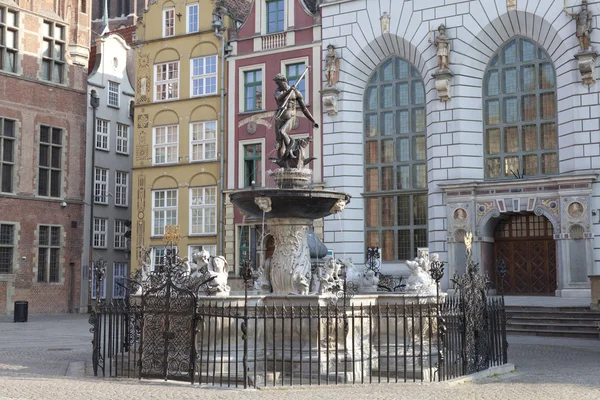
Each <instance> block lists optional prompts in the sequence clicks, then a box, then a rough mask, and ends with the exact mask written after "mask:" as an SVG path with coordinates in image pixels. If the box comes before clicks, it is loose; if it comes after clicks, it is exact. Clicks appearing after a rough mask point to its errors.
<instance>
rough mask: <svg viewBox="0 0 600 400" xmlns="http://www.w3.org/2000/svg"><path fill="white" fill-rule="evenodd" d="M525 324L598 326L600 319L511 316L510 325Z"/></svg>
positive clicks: (560, 316) (559, 316)
mask: <svg viewBox="0 0 600 400" xmlns="http://www.w3.org/2000/svg"><path fill="white" fill-rule="evenodd" d="M523 322H537V323H543V324H546V325H563V324H566V325H570V324H575V325H590V326H596V325H597V324H598V323H600V318H598V319H597V318H577V317H563V316H562V315H558V316H557V315H553V316H548V317H543V318H540V317H537V318H534V317H531V316H528V315H515V314H510V319H509V320H508V323H509V324H515V323H519V324H520V323H523Z"/></svg>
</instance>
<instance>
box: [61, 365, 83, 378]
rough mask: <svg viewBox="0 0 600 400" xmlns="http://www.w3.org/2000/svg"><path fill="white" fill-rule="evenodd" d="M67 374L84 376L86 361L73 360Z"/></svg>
mask: <svg viewBox="0 0 600 400" xmlns="http://www.w3.org/2000/svg"><path fill="white" fill-rule="evenodd" d="M65 376H73V377H78V378H82V377H84V376H85V361H71V362H70V363H69V366H68V367H67V373H66V374H65Z"/></svg>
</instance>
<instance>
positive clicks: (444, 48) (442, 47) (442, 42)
mask: <svg viewBox="0 0 600 400" xmlns="http://www.w3.org/2000/svg"><path fill="white" fill-rule="evenodd" d="M438 32H439V34H438V35H437V37H436V38H435V40H434V41H433V45H434V46H435V47H437V57H438V69H439V70H447V69H450V39H449V38H448V36H446V26H444V24H441V25H440V26H439V27H438Z"/></svg>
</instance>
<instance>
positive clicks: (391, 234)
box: [364, 57, 427, 261]
mask: <svg viewBox="0 0 600 400" xmlns="http://www.w3.org/2000/svg"><path fill="white" fill-rule="evenodd" d="M364 121H365V126H364V129H365V195H364V197H365V215H366V218H365V220H366V242H367V246H369V247H379V248H381V251H382V258H383V260H384V261H394V260H407V259H412V258H414V257H415V256H416V251H417V247H427V146H426V143H425V131H426V123H425V88H424V86H423V81H422V80H421V76H420V74H419V72H418V71H417V70H416V69H415V68H414V67H413V66H412V65H411V64H409V63H408V62H406V61H404V60H403V59H401V58H399V57H392V58H389V59H388V60H386V61H385V62H384V63H383V64H382V65H381V66H379V68H378V69H377V70H376V71H375V72H374V73H373V75H372V77H371V79H370V80H369V83H368V85H367V88H366V91H365V101H364Z"/></svg>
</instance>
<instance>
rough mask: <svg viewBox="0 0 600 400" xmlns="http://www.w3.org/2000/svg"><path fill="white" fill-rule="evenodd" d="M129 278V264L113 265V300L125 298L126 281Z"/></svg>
mask: <svg viewBox="0 0 600 400" xmlns="http://www.w3.org/2000/svg"><path fill="white" fill-rule="evenodd" d="M126 278H127V263H119V262H116V263H113V295H112V297H113V299H122V298H124V297H125V285H126V284H125V279H126Z"/></svg>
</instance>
